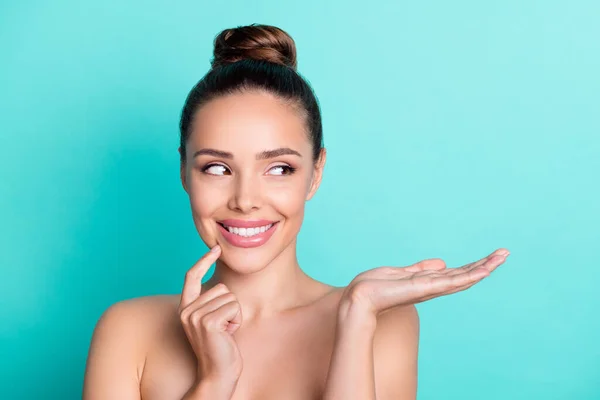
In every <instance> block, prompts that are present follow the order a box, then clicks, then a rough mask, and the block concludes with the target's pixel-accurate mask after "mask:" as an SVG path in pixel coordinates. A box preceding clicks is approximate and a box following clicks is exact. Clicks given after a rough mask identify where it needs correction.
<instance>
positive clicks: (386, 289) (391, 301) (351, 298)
mask: <svg viewBox="0 0 600 400" xmlns="http://www.w3.org/2000/svg"><path fill="white" fill-rule="evenodd" d="M508 255H509V251H508V250H506V249H498V250H496V251H495V252H493V253H492V254H490V255H489V256H487V257H485V258H482V259H481V260H478V261H475V262H472V263H469V264H467V265H464V266H462V267H460V268H446V264H445V263H444V261H443V260H441V259H439V258H433V259H427V260H423V261H420V262H418V263H416V264H413V265H410V266H408V267H378V268H374V269H371V270H368V271H365V272H362V273H361V274H359V275H357V276H356V278H354V279H353V280H352V282H350V284H349V285H348V286H347V287H346V288H345V289H344V292H343V295H342V298H341V301H340V310H339V311H340V313H341V314H345V313H347V312H348V310H349V309H353V310H354V309H358V310H359V311H360V312H361V313H366V314H367V316H370V317H377V315H378V314H379V313H380V312H383V311H385V310H387V309H389V308H391V307H394V306H399V305H408V304H415V303H420V302H423V301H426V300H429V299H432V298H434V297H439V296H444V295H448V294H451V293H456V292H459V291H462V290H465V289H468V288H470V287H471V286H473V285H474V284H476V283H477V282H479V281H481V280H482V279H483V278H485V277H486V276H488V275H489V274H490V273H491V272H492V271H494V270H495V269H496V268H497V267H498V266H500V265H501V264H502V263H503V262H504V261H505V260H506V257H507V256H508ZM342 316H345V315H342Z"/></svg>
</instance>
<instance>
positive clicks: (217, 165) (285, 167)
mask: <svg viewBox="0 0 600 400" xmlns="http://www.w3.org/2000/svg"><path fill="white" fill-rule="evenodd" d="M211 167H223V168H225V169H227V170H228V168H227V167H226V166H224V165H223V164H207V165H206V166H204V168H202V172H203V173H205V174H207V175H212V176H223V175H216V174H209V173H208V172H206V171H208V170H209V169H210V168H211ZM274 168H283V170H284V173H282V174H281V175H274V176H286V175H292V174H293V173H294V172H296V168H294V167H290V166H289V165H275V166H273V167H272V168H271V169H270V170H272V169H274ZM270 170H269V171H270ZM286 170H287V171H288V172H287V173H285V171H286Z"/></svg>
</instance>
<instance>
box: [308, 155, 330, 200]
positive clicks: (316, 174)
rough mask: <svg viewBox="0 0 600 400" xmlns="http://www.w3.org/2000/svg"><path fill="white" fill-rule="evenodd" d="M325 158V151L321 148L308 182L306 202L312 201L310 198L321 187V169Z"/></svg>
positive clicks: (323, 166)
mask: <svg viewBox="0 0 600 400" xmlns="http://www.w3.org/2000/svg"><path fill="white" fill-rule="evenodd" d="M325 157H326V150H325V149H324V148H322V149H321V152H320V154H319V159H318V160H317V163H316V164H315V168H314V170H313V175H312V178H311V180H310V186H309V191H308V195H307V196H306V200H307V201H308V200H310V199H312V197H313V196H314V195H315V193H316V192H317V189H319V186H321V179H322V178H323V169H324V168H325Z"/></svg>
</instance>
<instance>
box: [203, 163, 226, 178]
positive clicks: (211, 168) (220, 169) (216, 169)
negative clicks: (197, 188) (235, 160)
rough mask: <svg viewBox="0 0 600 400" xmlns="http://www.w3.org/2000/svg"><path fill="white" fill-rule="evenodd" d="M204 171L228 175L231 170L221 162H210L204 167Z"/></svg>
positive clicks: (210, 173) (211, 173) (209, 173)
mask: <svg viewBox="0 0 600 400" xmlns="http://www.w3.org/2000/svg"><path fill="white" fill-rule="evenodd" d="M202 172H204V173H205V174H208V175H218V176H222V175H228V174H227V172H229V170H228V169H227V167H226V166H224V165H221V164H208V165H207V166H205V167H204V168H202Z"/></svg>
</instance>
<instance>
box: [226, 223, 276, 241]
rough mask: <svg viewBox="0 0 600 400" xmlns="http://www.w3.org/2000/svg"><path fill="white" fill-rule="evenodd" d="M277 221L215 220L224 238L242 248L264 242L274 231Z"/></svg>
mask: <svg viewBox="0 0 600 400" xmlns="http://www.w3.org/2000/svg"><path fill="white" fill-rule="evenodd" d="M277 224H278V221H266V220H260V221H243V220H225V221H219V222H217V225H218V226H219V232H220V233H221V235H222V236H223V237H224V238H225V240H226V241H227V242H228V243H229V244H231V245H233V246H235V247H242V248H251V247H258V246H262V245H263V244H265V243H266V242H267V241H268V240H269V239H270V238H271V236H272V235H273V233H274V232H275V230H276V229H275V228H276V226H277Z"/></svg>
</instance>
